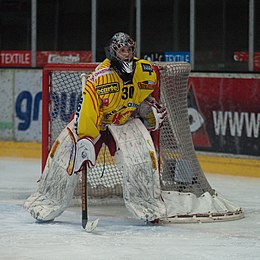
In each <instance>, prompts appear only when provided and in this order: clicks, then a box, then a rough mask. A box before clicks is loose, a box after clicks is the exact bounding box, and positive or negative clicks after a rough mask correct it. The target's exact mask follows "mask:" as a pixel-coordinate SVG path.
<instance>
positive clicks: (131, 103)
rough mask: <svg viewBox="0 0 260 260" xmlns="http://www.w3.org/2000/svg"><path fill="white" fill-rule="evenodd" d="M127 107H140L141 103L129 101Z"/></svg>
mask: <svg viewBox="0 0 260 260" xmlns="http://www.w3.org/2000/svg"><path fill="white" fill-rule="evenodd" d="M127 107H139V105H138V104H136V103H133V102H128V103H127Z"/></svg>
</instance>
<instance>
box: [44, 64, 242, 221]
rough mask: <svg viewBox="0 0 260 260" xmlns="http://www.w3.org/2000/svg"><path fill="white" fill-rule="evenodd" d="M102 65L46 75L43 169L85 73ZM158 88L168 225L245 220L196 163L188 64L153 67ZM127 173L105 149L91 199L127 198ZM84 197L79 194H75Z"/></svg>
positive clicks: (158, 141)
mask: <svg viewBox="0 0 260 260" xmlns="http://www.w3.org/2000/svg"><path fill="white" fill-rule="evenodd" d="M97 65H98V64H94V63H88V64H52V65H47V66H45V67H44V69H43V74H42V84H43V90H42V91H43V94H42V100H43V108H42V109H43V111H42V115H43V116H42V118H43V124H42V166H43V167H44V165H45V162H46V159H47V156H48V153H49V151H50V148H51V146H52V144H53V143H54V141H55V140H56V138H57V137H58V135H59V133H60V132H61V131H62V130H63V129H64V128H65V127H66V125H67V124H68V122H69V121H70V119H71V117H72V115H73V113H74V111H75V110H76V107H77V104H78V101H79V99H80V97H81V77H80V75H81V74H82V73H86V74H87V75H88V74H89V73H91V72H92V71H93V70H94V69H95V68H96V66H97ZM153 66H154V68H155V71H156V73H157V75H158V79H159V84H158V85H159V86H158V89H157V90H156V91H155V95H156V98H157V99H160V102H161V103H163V104H164V105H165V107H166V108H167V111H168V117H167V120H166V122H165V123H164V125H163V127H162V128H161V129H160V130H159V131H157V132H156V133H153V135H154V142H155V147H156V148H157V153H158V158H159V162H158V165H159V168H160V169H159V172H160V184H161V190H162V197H163V199H164V201H165V202H166V204H167V206H166V207H167V212H168V213H169V215H168V217H167V218H166V219H164V220H165V221H167V222H174V223H176V222H180V223H182V222H210V221H225V220H234V219H240V218H242V217H243V216H244V213H243V210H242V209H241V208H240V207H238V206H236V205H234V204H233V203H231V202H229V201H228V200H226V199H224V198H222V197H221V196H219V195H218V194H217V192H216V191H215V190H214V189H213V188H212V187H211V185H210V184H209V182H208V181H207V178H206V176H205V174H204V173H203V171H202V169H201V166H200V164H199V161H198V159H197V157H196V153H195V149H194V146H193V143H192V136H191V132H190V125H189V118H188V106H187V81H188V76H189V73H190V65H189V64H188V63H186V62H176V63H173V62H170V63H166V62H154V63H153ZM122 179H123V173H122V171H121V170H119V169H118V168H117V167H116V165H115V162H114V158H113V157H111V156H110V154H109V151H108V149H106V147H105V146H103V148H102V149H101V151H100V153H99V156H98V158H97V163H96V166H95V167H94V169H93V170H92V171H91V173H90V174H89V176H88V191H89V192H88V195H89V199H90V200H91V199H106V201H107V203H109V201H113V198H115V197H122V194H123V190H122ZM75 196H80V194H75Z"/></svg>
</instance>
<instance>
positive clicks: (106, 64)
mask: <svg viewBox="0 0 260 260" xmlns="http://www.w3.org/2000/svg"><path fill="white" fill-rule="evenodd" d="M112 73H113V71H112V69H111V68H110V61H109V60H108V59H105V60H104V61H103V62H102V63H101V64H100V65H99V66H98V67H97V68H96V69H95V70H94V71H93V72H92V73H91V74H90V75H89V77H88V80H89V81H90V82H92V83H94V81H95V80H96V79H97V78H99V77H101V76H104V75H107V74H112Z"/></svg>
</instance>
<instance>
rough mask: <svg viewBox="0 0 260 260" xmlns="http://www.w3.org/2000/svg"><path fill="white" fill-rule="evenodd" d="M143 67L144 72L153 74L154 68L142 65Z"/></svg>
mask: <svg viewBox="0 0 260 260" xmlns="http://www.w3.org/2000/svg"><path fill="white" fill-rule="evenodd" d="M141 65H142V69H143V71H145V72H149V73H152V72H153V68H152V66H151V65H150V64H146V63H141Z"/></svg>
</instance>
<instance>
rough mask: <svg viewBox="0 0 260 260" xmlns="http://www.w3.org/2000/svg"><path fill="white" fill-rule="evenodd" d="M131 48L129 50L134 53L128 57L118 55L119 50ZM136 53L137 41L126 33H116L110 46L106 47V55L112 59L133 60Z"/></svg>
mask: <svg viewBox="0 0 260 260" xmlns="http://www.w3.org/2000/svg"><path fill="white" fill-rule="evenodd" d="M123 47H127V48H130V50H129V51H132V55H130V56H129V58H128V59H124V57H123V55H122V56H121V55H118V51H119V50H120V49H121V48H123ZM134 55H135V42H134V40H133V39H132V38H131V37H130V36H129V35H127V34H126V33H122V32H119V33H116V34H115V35H114V36H113V37H112V39H111V40H110V43H109V45H108V47H107V48H106V56H107V58H109V59H110V60H119V61H128V62H130V61H132V60H133V58H134Z"/></svg>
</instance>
